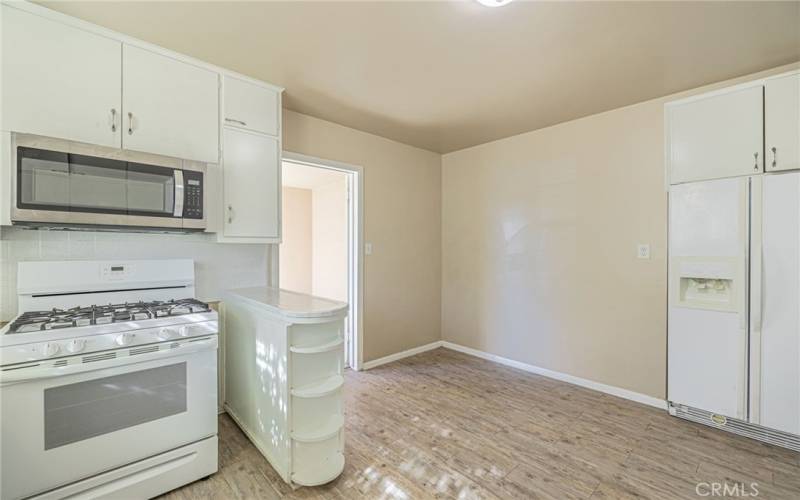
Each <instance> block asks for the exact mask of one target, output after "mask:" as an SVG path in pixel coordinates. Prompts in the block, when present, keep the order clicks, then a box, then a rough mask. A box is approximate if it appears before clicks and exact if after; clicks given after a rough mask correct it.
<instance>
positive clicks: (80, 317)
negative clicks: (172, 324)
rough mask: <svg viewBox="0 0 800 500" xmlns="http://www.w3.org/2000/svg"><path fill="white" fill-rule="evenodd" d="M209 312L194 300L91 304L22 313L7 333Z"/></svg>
mask: <svg viewBox="0 0 800 500" xmlns="http://www.w3.org/2000/svg"><path fill="white" fill-rule="evenodd" d="M210 310H211V309H210V308H209V307H208V304H206V303H205V302H200V301H199V300H195V299H179V300H168V301H160V300H156V301H151V302H126V303H124V304H108V305H92V306H88V307H73V308H71V309H51V310H49V311H29V312H25V313H22V314H21V315H19V316H18V317H17V318H16V319H15V320H14V321H12V322H11V324H10V325H9V329H8V334H17V333H30V332H41V331H44V330H56V329H63V328H72V327H79V326H91V325H105V324H109V323H118V322H123V321H139V320H147V319H155V318H163V317H168V316H181V315H184V314H192V313H202V312H209V311H210Z"/></svg>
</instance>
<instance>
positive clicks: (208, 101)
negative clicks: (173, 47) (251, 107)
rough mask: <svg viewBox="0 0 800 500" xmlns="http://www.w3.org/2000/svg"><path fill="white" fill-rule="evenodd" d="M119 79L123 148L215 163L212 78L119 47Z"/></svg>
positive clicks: (216, 103) (215, 90) (216, 124)
mask: <svg viewBox="0 0 800 500" xmlns="http://www.w3.org/2000/svg"><path fill="white" fill-rule="evenodd" d="M122 78H123V101H122V110H123V113H124V116H123V118H124V125H123V134H122V145H123V147H124V148H125V149H131V150H135V151H144V152H147V153H156V154H161V155H166V156H174V157H177V158H185V159H190V160H197V161H205V162H210V163H216V162H217V161H218V158H219V111H218V107H219V83H218V81H219V80H218V75H217V73H215V72H213V71H210V70H207V69H204V68H200V67H197V66H193V65H191V64H189V63H185V62H182V61H178V60H177V59H173V58H171V57H167V56H164V55H161V54H156V53H154V52H150V51H148V50H144V49H140V48H138V47H131V46H130V45H124V47H123V54H122Z"/></svg>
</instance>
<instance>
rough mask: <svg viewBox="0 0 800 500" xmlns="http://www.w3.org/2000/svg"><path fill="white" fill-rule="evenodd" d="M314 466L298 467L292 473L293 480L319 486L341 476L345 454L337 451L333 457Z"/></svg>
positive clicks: (301, 484)
mask: <svg viewBox="0 0 800 500" xmlns="http://www.w3.org/2000/svg"><path fill="white" fill-rule="evenodd" d="M314 465H315V466H314V467H302V466H300V467H297V469H296V470H295V472H293V473H292V482H294V483H297V484H299V485H300V486H319V485H321V484H325V483H329V482H331V481H333V480H334V479H336V478H337V477H339V475H340V474H341V473H342V471H343V470H344V454H342V453H341V452H337V453H336V454H335V455H334V456H333V458H332V459H330V460H325V461H324V463H322V464H319V463H317V464H314Z"/></svg>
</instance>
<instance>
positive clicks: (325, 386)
mask: <svg viewBox="0 0 800 500" xmlns="http://www.w3.org/2000/svg"><path fill="white" fill-rule="evenodd" d="M342 385H344V377H342V376H341V375H333V376H331V377H328V378H326V379H322V380H320V381H319V382H314V383H313V384H306V385H303V386H300V387H296V388H294V389H292V396H294V397H296V398H319V397H322V396H327V395H328V394H333V393H334V392H336V391H338V390H339V389H341V388H342Z"/></svg>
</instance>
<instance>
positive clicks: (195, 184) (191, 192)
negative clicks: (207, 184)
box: [183, 170, 203, 219]
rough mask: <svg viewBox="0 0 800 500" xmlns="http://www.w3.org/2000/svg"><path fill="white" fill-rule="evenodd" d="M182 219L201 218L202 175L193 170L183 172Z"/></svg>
mask: <svg viewBox="0 0 800 500" xmlns="http://www.w3.org/2000/svg"><path fill="white" fill-rule="evenodd" d="M183 182H184V188H183V190H184V191H183V192H184V195H183V218H184V219H202V218H203V173H202V172H195V171H194V170H184V171H183Z"/></svg>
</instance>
